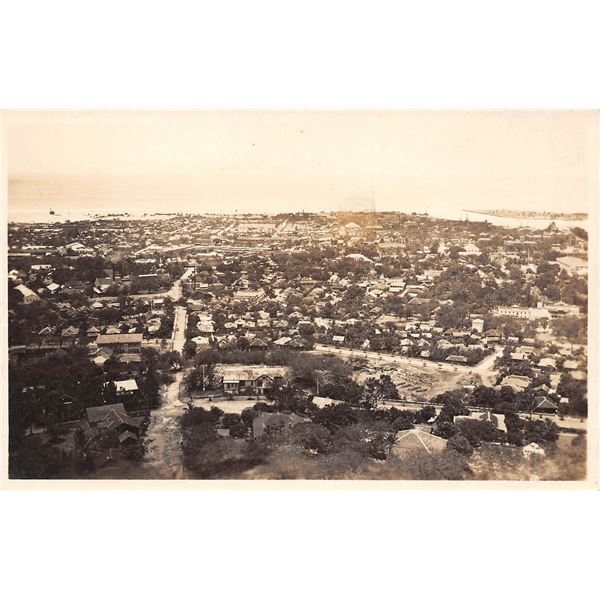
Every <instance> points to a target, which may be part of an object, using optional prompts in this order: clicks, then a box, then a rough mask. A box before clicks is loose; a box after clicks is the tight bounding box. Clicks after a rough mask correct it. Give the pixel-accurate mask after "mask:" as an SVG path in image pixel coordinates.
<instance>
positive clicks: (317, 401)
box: [312, 396, 344, 408]
mask: <svg viewBox="0 0 600 600" xmlns="http://www.w3.org/2000/svg"><path fill="white" fill-rule="evenodd" d="M312 403H313V404H314V405H315V406H318V407H319V408H323V407H325V406H333V405H334V404H343V403H344V401H343V400H334V399H333V398H325V397H324V396H314V397H313V399H312Z"/></svg>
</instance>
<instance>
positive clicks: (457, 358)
mask: <svg viewBox="0 0 600 600" xmlns="http://www.w3.org/2000/svg"><path fill="white" fill-rule="evenodd" d="M446 360H447V361H448V362H453V363H460V364H463V365H464V364H466V362H467V357H466V356H458V355H457V354H451V355H450V356H448V357H447V358H446Z"/></svg>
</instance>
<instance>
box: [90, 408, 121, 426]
mask: <svg viewBox="0 0 600 600" xmlns="http://www.w3.org/2000/svg"><path fill="white" fill-rule="evenodd" d="M111 412H115V413H120V414H122V415H125V416H127V411H126V410H125V407H124V406H123V404H122V403H117V404H103V405H101V406H91V407H89V408H86V409H85V414H86V418H87V420H88V422H89V423H90V424H92V425H93V424H95V423H98V422H99V421H103V420H104V419H105V418H106V417H107V416H108V415H109V414H110V413H111Z"/></svg>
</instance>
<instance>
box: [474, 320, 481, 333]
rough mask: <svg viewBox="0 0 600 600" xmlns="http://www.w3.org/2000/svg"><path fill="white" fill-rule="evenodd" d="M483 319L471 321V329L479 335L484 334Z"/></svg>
mask: <svg viewBox="0 0 600 600" xmlns="http://www.w3.org/2000/svg"><path fill="white" fill-rule="evenodd" d="M483 323H484V321H483V319H473V320H472V321H471V329H474V330H475V331H477V332H478V333H483Z"/></svg>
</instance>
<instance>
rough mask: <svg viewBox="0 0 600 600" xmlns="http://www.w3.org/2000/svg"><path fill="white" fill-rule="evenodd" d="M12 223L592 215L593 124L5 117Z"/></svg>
mask: <svg viewBox="0 0 600 600" xmlns="http://www.w3.org/2000/svg"><path fill="white" fill-rule="evenodd" d="M4 129H5V140H6V154H5V156H6V165H7V173H8V179H9V195H8V197H9V212H13V211H18V210H20V209H22V208H25V209H26V208H29V207H43V208H45V207H46V205H48V206H49V205H56V206H57V207H58V208H79V209H101V208H104V209H119V210H126V209H131V210H140V209H144V210H148V211H156V212H161V211H163V212H171V211H190V212H193V211H197V212H220V211H225V212H233V211H234V210H239V211H240V212H246V211H252V212H284V211H299V210H306V211H320V210H363V209H376V210H400V211H402V210H416V209H422V210H427V209H430V208H434V207H436V206H438V207H439V206H450V205H452V206H460V207H462V208H470V209H482V210H485V209H490V208H511V209H524V208H525V209H530V210H550V211H563V212H576V211H587V209H588V205H589V202H590V201H596V200H597V185H598V115H597V113H595V112H430V111H423V112H369V111H365V112H344V111H340V112H267V111H265V112H192V113H189V112H156V113H154V112H122V113H111V112H53V113H43V112H12V113H10V112H9V113H4Z"/></svg>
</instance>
